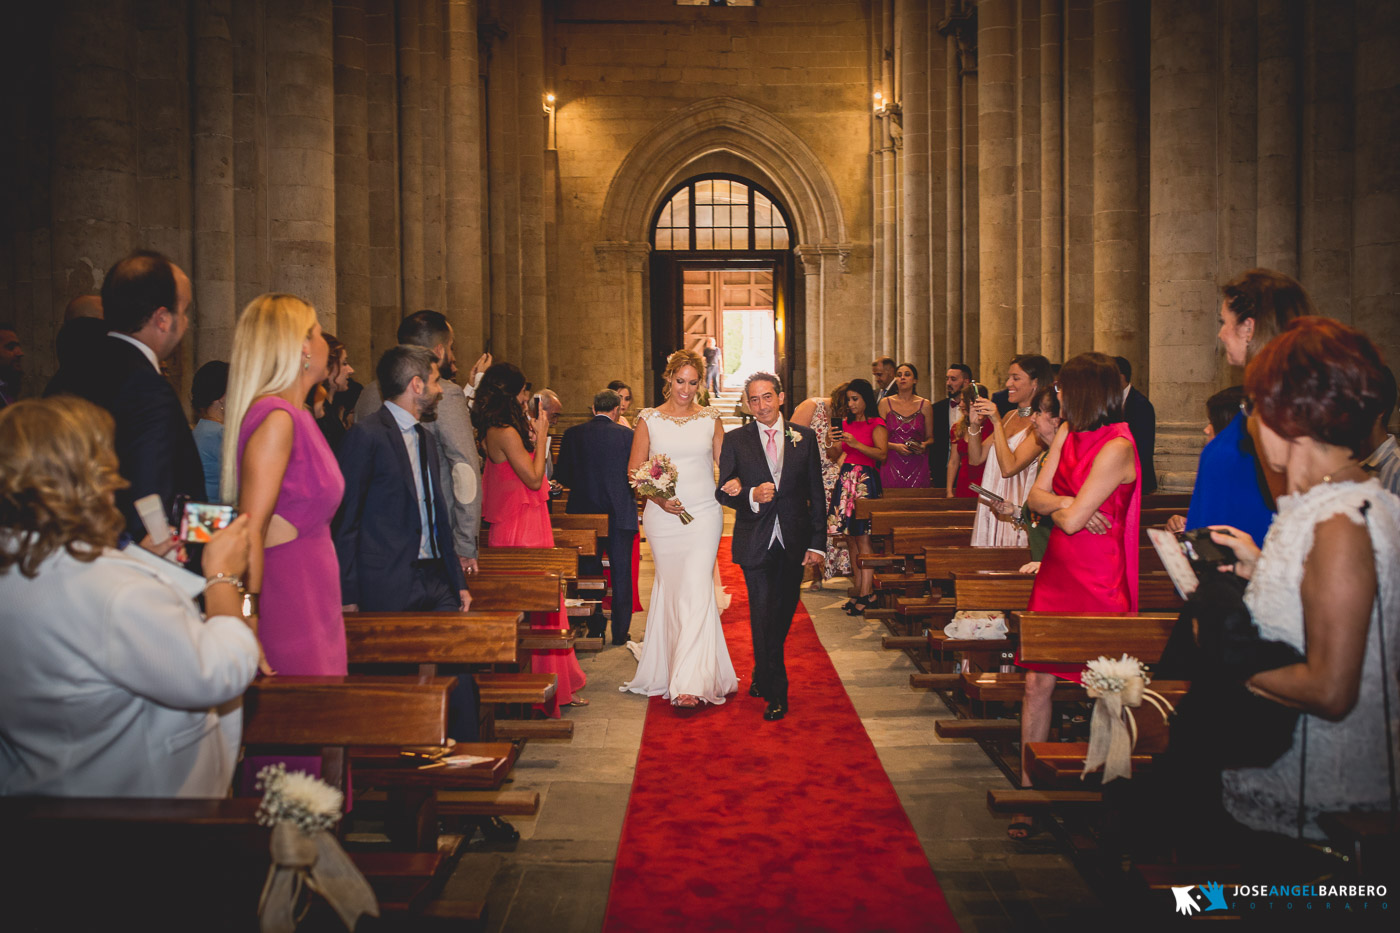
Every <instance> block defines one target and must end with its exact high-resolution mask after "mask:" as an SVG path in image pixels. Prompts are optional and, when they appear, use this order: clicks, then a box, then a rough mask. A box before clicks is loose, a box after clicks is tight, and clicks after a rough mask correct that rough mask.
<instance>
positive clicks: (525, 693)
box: [476, 674, 558, 705]
mask: <svg viewBox="0 0 1400 933" xmlns="http://www.w3.org/2000/svg"><path fill="white" fill-rule="evenodd" d="M476 685H477V689H478V690H480V691H481V702H482V703H517V704H524V705H532V704H538V703H548V702H549V701H550V700H551V699H553V697H554V691H555V690H556V689H557V687H558V684H557V675H555V674H478V675H476Z"/></svg>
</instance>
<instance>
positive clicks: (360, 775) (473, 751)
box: [350, 742, 520, 796]
mask: <svg viewBox="0 0 1400 933" xmlns="http://www.w3.org/2000/svg"><path fill="white" fill-rule="evenodd" d="M425 747H426V746H425ZM404 751H405V749H404V748H403V746H399V745H372V746H364V747H360V748H352V749H351V750H350V760H351V761H352V762H353V767H354V779H355V785H356V787H357V788H358V787H365V788H368V787H385V786H388V785H393V786H396V787H426V788H432V789H452V790H495V789H497V788H499V787H500V786H501V785H502V784H504V783H505V780H506V778H507V777H508V776H509V775H510V770H511V768H513V767H515V760H516V758H518V757H519V755H520V746H518V745H516V744H515V743H514V742H456V743H454V744H453V745H452V746H451V748H450V750H449V751H448V754H450V755H472V756H474V757H477V758H486V759H489V760H488V761H486V762H483V763H480V764H473V765H443V766H440V767H433V768H424V767H423V765H426V764H429V763H430V762H429V761H428V760H427V759H425V758H418V757H411V756H406V755H405V754H404ZM357 796H362V795H359V794H357Z"/></svg>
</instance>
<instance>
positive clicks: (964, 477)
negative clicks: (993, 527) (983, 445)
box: [947, 384, 996, 499]
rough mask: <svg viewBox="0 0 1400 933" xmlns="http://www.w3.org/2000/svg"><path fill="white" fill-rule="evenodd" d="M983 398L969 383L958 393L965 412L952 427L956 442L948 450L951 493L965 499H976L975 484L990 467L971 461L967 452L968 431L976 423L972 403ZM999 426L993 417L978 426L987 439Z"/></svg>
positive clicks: (960, 408) (949, 435)
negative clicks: (973, 419)
mask: <svg viewBox="0 0 1400 933" xmlns="http://www.w3.org/2000/svg"><path fill="white" fill-rule="evenodd" d="M979 398H981V396H980V395H978V394H977V386H976V385H975V384H974V385H968V386H965V387H964V388H963V390H962V392H961V393H959V395H958V410H959V411H961V412H962V417H961V418H959V419H958V421H957V423H956V424H954V425H953V426H952V427H951V428H949V429H948V437H949V439H950V440H951V441H952V443H951V444H949V453H948V474H947V475H948V495H949V497H953V496H956V497H958V498H962V499H973V498H976V496H977V493H975V492H973V491H972V488H971V486H972V484H973V483H981V482H982V471H983V470H984V469H986V466H987V464H986V461H983V462H982V463H971V462H969V461H968V454H967V431H968V426H969V425H971V424H972V406H973V405H975V404H977V400H978V399H979ZM995 429H996V425H994V424H992V420H991V419H990V418H987V419H984V420H983V421H982V426H981V428H980V429H978V436H979V437H981V438H982V440H983V441H986V439H987V438H989V437H991V436H992V432H993V431H994V430H995Z"/></svg>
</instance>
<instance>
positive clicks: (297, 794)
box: [258, 762, 345, 833]
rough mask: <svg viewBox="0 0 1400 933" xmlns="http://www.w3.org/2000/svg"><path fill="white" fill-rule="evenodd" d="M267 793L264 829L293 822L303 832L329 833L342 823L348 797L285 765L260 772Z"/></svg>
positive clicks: (261, 818)
mask: <svg viewBox="0 0 1400 933" xmlns="http://www.w3.org/2000/svg"><path fill="white" fill-rule="evenodd" d="M258 788H259V789H261V790H262V792H263V799H262V803H261V804H259V806H258V822H259V823H260V824H262V825H263V826H272V825H274V824H276V823H280V822H283V821H289V822H292V823H295V824H296V825H297V826H298V827H299V828H300V829H301V830H302V831H303V832H306V833H312V832H315V831H316V830H319V829H329V828H330V827H331V826H333V825H335V823H336V821H337V820H339V819H340V811H341V805H342V804H343V803H344V801H345V796H344V795H343V794H342V793H341V792H340V791H338V790H336V789H335V788H334V787H331V786H330V785H329V784H327V783H325V782H324V781H322V780H321V779H320V778H315V777H312V776H311V775H309V774H304V773H302V772H300V771H292V772H288V771H287V766H286V765H285V764H283V763H282V762H278V763H277V764H275V765H268V766H267V767H266V768H263V769H262V770H261V771H259V772H258Z"/></svg>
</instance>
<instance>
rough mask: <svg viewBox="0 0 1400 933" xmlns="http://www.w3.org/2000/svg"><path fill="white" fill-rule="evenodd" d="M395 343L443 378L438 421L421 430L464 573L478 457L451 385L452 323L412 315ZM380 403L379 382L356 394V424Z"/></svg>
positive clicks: (470, 557)
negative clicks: (425, 352) (428, 438)
mask: <svg viewBox="0 0 1400 933" xmlns="http://www.w3.org/2000/svg"><path fill="white" fill-rule="evenodd" d="M398 340H399V343H400V344H403V345H407V346H413V347H426V348H427V349H429V350H431V351H432V353H433V356H434V357H435V358H436V359H437V361H438V374H439V376H440V377H441V379H442V401H441V402H440V403H439V404H438V410H437V418H436V419H434V420H432V421H425V422H423V426H424V427H425V428H427V429H428V431H429V433H431V434H432V436H433V439H434V440H435V441H437V452H438V481H439V482H440V483H441V484H442V485H441V488H442V489H443V491H444V492H448V491H449V490H450V494H449V495H446V496H445V498H446V499H447V505H448V517H449V518H450V520H451V522H452V544H453V548H454V550H455V551H456V552H457V559H458V560H459V561H461V564H462V572H463V573H475V572H476V539H477V535H478V534H479V533H480V531H481V457H480V455H479V454H478V453H477V450H476V433H475V432H474V431H473V430H472V419H471V404H470V403H469V402H468V401H467V396H466V393H464V392H463V391H462V387H461V386H459V385H458V384H457V383H456V382H454V381H453V379H454V377H455V376H456V374H457V356H456V354H455V353H454V352H453V347H452V325H451V324H449V323H448V322H447V318H445V317H443V315H442V314H441V313H440V312H438V311H415V312H414V313H412V314H410V315H409V316H408V317H406V318H404V319H403V323H401V324H399V333H398ZM383 405H384V399H383V398H381V397H380V392H379V383H378V382H374V383H371V384H370V385H368V386H366V387H365V390H364V391H363V392H361V393H360V400H359V401H358V402H357V403H356V404H355V421H356V423H359V422H362V421H364V420H365V419H366V418H368V417H369V416H370V415H372V414H374V413H375V412H376V411H378V410H379V409H380V408H381V407H382V406H383Z"/></svg>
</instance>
